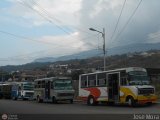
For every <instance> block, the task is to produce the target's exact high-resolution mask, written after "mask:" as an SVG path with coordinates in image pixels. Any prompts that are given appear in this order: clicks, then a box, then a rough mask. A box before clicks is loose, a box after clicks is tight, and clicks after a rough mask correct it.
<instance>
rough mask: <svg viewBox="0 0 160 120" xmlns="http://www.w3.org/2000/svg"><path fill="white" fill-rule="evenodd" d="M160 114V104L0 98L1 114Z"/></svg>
mask: <svg viewBox="0 0 160 120" xmlns="http://www.w3.org/2000/svg"><path fill="white" fill-rule="evenodd" d="M3 113H7V114H141V113H144V114H159V113H160V104H154V105H152V106H140V107H136V108H132V107H128V106H125V105H116V106H107V105H98V106H87V105H86V104H85V103H74V104H69V103H58V104H51V103H37V102H36V101H21V100H19V101H13V100H2V99H0V114H3Z"/></svg>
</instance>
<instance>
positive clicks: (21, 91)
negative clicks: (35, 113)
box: [11, 81, 34, 100]
mask: <svg viewBox="0 0 160 120" xmlns="http://www.w3.org/2000/svg"><path fill="white" fill-rule="evenodd" d="M33 95H34V82H27V81H26V82H13V83H12V90H11V96H12V99H13V100H17V99H22V100H29V99H33Z"/></svg>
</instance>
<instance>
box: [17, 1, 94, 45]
mask: <svg viewBox="0 0 160 120" xmlns="http://www.w3.org/2000/svg"><path fill="white" fill-rule="evenodd" d="M17 2H19V3H20V4H22V5H23V6H26V7H28V8H30V9H32V10H33V11H35V12H36V13H38V14H39V15H40V16H41V17H43V18H44V19H46V20H47V21H49V22H50V23H52V24H53V25H56V24H55V23H54V22H53V21H52V20H51V19H48V18H47V17H45V16H44V15H43V13H42V12H39V11H37V10H35V9H33V8H32V6H30V5H29V4H28V3H26V2H24V1H23V0H21V2H20V1H17ZM43 11H44V12H45V13H46V14H47V15H48V13H47V11H46V10H45V9H43ZM56 20H58V19H56ZM56 26H57V27H58V28H59V29H61V30H62V31H64V32H65V33H67V34H68V35H70V34H71V33H69V32H68V31H66V30H64V29H63V28H62V27H60V26H58V25H56ZM90 36H91V37H92V36H94V35H93V34H91V35H90ZM90 36H88V37H86V38H82V39H81V40H85V39H88V38H90ZM83 42H85V41H83ZM86 43H87V44H90V45H91V43H89V42H86Z"/></svg>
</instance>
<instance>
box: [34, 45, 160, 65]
mask: <svg viewBox="0 0 160 120" xmlns="http://www.w3.org/2000/svg"><path fill="white" fill-rule="evenodd" d="M152 49H153V50H160V43H139V44H130V45H125V46H119V47H114V48H111V49H108V50H107V51H106V53H107V56H111V55H121V54H126V53H133V52H143V51H148V50H152ZM96 56H103V51H102V50H95V49H94V50H88V51H84V52H80V53H77V54H72V55H66V56H61V57H57V58H54V57H44V58H38V59H36V60H34V62H41V63H44V62H56V61H65V60H70V59H86V58H90V57H96Z"/></svg>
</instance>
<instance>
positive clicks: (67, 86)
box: [34, 77, 75, 103]
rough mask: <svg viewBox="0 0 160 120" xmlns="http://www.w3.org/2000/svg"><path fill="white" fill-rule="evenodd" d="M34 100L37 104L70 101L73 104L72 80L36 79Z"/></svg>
mask: <svg viewBox="0 0 160 120" xmlns="http://www.w3.org/2000/svg"><path fill="white" fill-rule="evenodd" d="M34 82H35V88H34V98H35V99H36V100H37V102H52V103H57V101H66V100H67V101H70V103H73V99H74V92H75V91H74V89H73V86H72V80H71V78H68V77H50V78H42V79H36V80H35V81H34Z"/></svg>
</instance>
